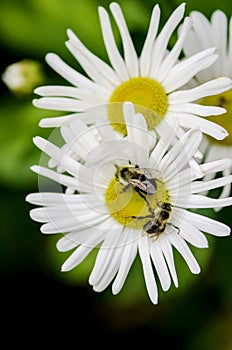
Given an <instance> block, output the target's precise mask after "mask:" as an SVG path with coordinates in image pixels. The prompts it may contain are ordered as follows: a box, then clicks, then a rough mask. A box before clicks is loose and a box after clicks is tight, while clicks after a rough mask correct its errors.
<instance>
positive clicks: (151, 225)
mask: <svg viewBox="0 0 232 350" xmlns="http://www.w3.org/2000/svg"><path fill="white" fill-rule="evenodd" d="M157 205H158V209H159V210H157V212H156V213H155V212H154V211H153V214H151V215H146V216H132V218H136V219H145V218H151V220H149V221H148V222H146V223H145V224H144V226H143V233H144V234H147V235H148V236H149V237H150V238H151V240H152V241H155V240H156V239H157V238H158V237H159V235H160V234H161V233H162V232H164V231H165V228H166V225H171V226H173V227H174V228H175V229H176V230H177V233H179V232H180V229H179V227H177V226H175V225H173V224H172V223H171V222H169V221H168V220H169V219H170V215H171V211H172V207H171V204H170V203H169V202H161V203H158V204H157ZM150 211H151V210H150Z"/></svg>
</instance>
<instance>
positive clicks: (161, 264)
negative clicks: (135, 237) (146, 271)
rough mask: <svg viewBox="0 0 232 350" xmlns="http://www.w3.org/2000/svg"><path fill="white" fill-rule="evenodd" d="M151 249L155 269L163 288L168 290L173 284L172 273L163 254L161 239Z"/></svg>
mask: <svg viewBox="0 0 232 350" xmlns="http://www.w3.org/2000/svg"><path fill="white" fill-rule="evenodd" d="M150 249H151V258H152V261H153V264H154V266H155V269H156V271H157V274H158V277H159V280H160V283H161V286H162V289H163V290H164V291H167V290H168V289H169V288H170V286H171V278H170V274H169V271H168V268H167V265H166V262H165V260H164V256H163V254H162V250H161V248H160V246H159V240H158V241H157V242H156V243H155V244H151V245H150Z"/></svg>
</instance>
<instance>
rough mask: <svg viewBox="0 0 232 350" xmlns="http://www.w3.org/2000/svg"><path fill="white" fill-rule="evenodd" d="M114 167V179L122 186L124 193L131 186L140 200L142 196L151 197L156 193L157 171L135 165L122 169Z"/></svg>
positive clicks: (158, 174)
mask: <svg viewBox="0 0 232 350" xmlns="http://www.w3.org/2000/svg"><path fill="white" fill-rule="evenodd" d="M115 167H116V173H115V178H116V180H117V181H119V182H120V183H121V184H122V185H124V188H123V191H124V192H125V191H126V190H127V189H128V188H129V187H130V186H132V187H133V188H134V190H135V191H136V192H138V193H139V194H140V195H141V197H142V198H145V196H144V195H152V194H154V193H155V192H156V191H157V181H159V180H158V179H157V176H160V173H159V172H158V171H157V170H154V169H149V168H140V167H139V166H138V165H137V164H136V165H135V166H132V165H130V164H129V165H125V166H122V167H119V166H118V165H117V164H115Z"/></svg>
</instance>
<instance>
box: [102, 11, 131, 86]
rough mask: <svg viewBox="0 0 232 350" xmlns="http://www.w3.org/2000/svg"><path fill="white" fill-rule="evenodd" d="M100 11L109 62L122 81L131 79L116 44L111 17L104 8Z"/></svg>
mask: <svg viewBox="0 0 232 350" xmlns="http://www.w3.org/2000/svg"><path fill="white" fill-rule="evenodd" d="M98 11H99V17H100V22H101V27H102V35H103V38H104V43H105V47H106V50H107V54H108V57H109V60H110V62H111V64H112V66H113V68H114V69H115V71H116V73H117V75H118V77H119V79H120V80H121V81H125V80H127V79H129V75H128V72H127V69H126V65H125V63H124V61H123V59H122V56H121V55H120V53H119V50H118V48H117V45H116V43H115V40H114V35H113V31H112V28H111V24H110V19H109V15H108V13H107V12H106V10H105V9H104V8H103V7H99V9H98Z"/></svg>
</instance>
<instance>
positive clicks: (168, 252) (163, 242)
mask: <svg viewBox="0 0 232 350" xmlns="http://www.w3.org/2000/svg"><path fill="white" fill-rule="evenodd" d="M159 243H160V247H161V249H162V252H163V255H164V257H165V260H166V262H167V265H168V268H169V271H170V274H171V277H172V279H173V282H174V285H175V286H176V287H178V278H177V274H176V268H175V264H174V256H173V250H172V246H171V244H170V242H169V240H168V239H167V238H165V237H160V238H159Z"/></svg>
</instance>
